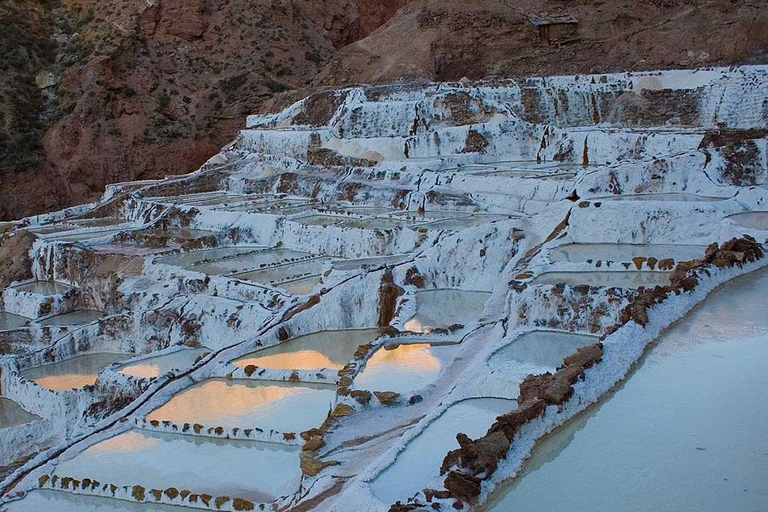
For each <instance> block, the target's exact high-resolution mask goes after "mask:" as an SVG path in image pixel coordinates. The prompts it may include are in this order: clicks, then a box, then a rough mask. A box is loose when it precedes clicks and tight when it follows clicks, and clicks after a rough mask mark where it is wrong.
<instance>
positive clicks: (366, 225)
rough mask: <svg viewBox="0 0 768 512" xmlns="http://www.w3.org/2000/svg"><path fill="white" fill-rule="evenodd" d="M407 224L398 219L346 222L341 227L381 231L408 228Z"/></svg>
mask: <svg viewBox="0 0 768 512" xmlns="http://www.w3.org/2000/svg"><path fill="white" fill-rule="evenodd" d="M406 225H407V223H406V222H405V221H403V220H398V219H377V218H372V219H354V220H349V221H347V222H344V223H343V224H340V225H339V226H340V227H342V228H357V229H381V230H390V229H396V228H399V227H404V226H406Z"/></svg>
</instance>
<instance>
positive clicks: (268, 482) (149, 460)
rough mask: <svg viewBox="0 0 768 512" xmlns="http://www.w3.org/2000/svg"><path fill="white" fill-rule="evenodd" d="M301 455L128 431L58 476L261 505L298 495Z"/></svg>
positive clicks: (287, 449) (251, 444)
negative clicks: (170, 490)
mask: <svg viewBox="0 0 768 512" xmlns="http://www.w3.org/2000/svg"><path fill="white" fill-rule="evenodd" d="M299 450H300V448H299V447H292V446H285V445H280V444H272V443H262V442H257V441H234V440H218V439H211V438H205V439H201V438H199V437H194V436H185V435H179V434H167V433H161V432H145V431H139V430H129V431H128V432H126V433H124V434H120V435H118V436H115V437H113V438H111V439H108V440H106V441H102V442H101V443H98V444H96V445H94V446H91V447H90V448H88V449H87V450H85V451H83V452H82V453H80V454H79V455H77V456H76V457H74V458H73V459H71V460H68V461H66V462H62V463H60V464H59V465H58V467H57V468H56V470H55V474H57V475H59V476H60V477H65V476H70V477H73V478H76V479H78V480H82V479H83V478H90V479H92V480H98V481H99V482H104V483H110V484H114V485H117V486H118V487H120V486H123V485H128V486H133V485H141V486H143V487H145V488H146V489H167V488H168V487H175V488H177V489H188V490H190V491H192V492H194V493H198V494H203V493H207V494H211V495H214V496H219V495H226V496H232V497H239V498H244V499H247V500H251V501H254V502H261V501H271V500H273V499H274V498H276V497H277V496H280V495H283V494H285V493H288V492H291V491H293V490H294V489H293V483H294V480H295V479H297V478H298V476H299V474H300V471H299V460H298V459H299V453H298V451H299Z"/></svg>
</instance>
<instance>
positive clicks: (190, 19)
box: [0, 0, 768, 219]
mask: <svg viewBox="0 0 768 512" xmlns="http://www.w3.org/2000/svg"><path fill="white" fill-rule="evenodd" d="M761 7H763V8H762V9H761ZM0 18H2V19H0V26H1V27H2V28H0V55H2V57H0V71H2V73H0V173H2V174H1V175H0V177H1V178H2V179H1V180H0V219H9V218H18V217H21V216H24V215H30V214H34V213H39V212H43V211H48V210H52V209H57V208H61V207H63V206H66V205H70V204H76V203H82V202H87V201H92V200H94V199H95V198H97V197H98V196H99V194H100V193H101V191H102V190H103V188H104V186H105V185H106V184H107V183H111V182H116V181H127V180H132V179H137V178H152V177H162V176H165V175H169V174H179V173H186V172H189V171H191V170H193V169H195V168H197V167H198V166H199V165H200V164H201V163H203V162H204V161H205V160H206V159H207V158H208V157H210V156H211V155H213V154H215V153H216V152H217V151H218V150H219V148H221V146H223V145H224V144H226V143H227V142H228V141H230V140H231V139H232V138H233V137H234V135H235V133H236V132H237V130H238V129H239V128H241V127H243V126H244V118H245V115H246V114H247V113H252V112H255V111H259V110H264V109H265V108H267V107H266V106H267V105H270V104H272V105H274V106H280V105H285V103H286V101H288V100H293V99H296V98H297V97H299V96H303V95H304V94H306V93H307V92H308V91H311V90H312V89H314V88H316V87H318V86H321V87H327V86H332V87H335V86H338V85H342V84H350V83H359V82H373V83H375V82H387V81H393V80H399V79H424V80H458V79H461V78H463V77H468V78H471V79H477V78H482V77H486V76H518V75H527V74H551V73H577V74H578V73H587V72H603V71H611V70H624V69H627V70H633V69H656V68H675V67H694V66H697V67H698V66H706V65H710V64H729V63H736V62H738V63H750V62H762V61H765V60H766V58H767V56H768V11H766V10H765V9H764V2H759V1H756V0H748V1H706V2H705V1H696V0H641V1H635V2H629V1H625V0H621V1H613V2H606V1H596V0H574V1H568V2H565V1H563V0H481V1H474V2H466V1H461V0H411V1H408V0H384V1H381V0H100V1H96V0H5V1H4V2H3V3H2V5H0ZM285 91H291V92H290V93H289V94H278V93H283V92H285ZM276 96H278V97H280V96H282V97H285V98H283V99H282V100H281V101H277V102H272V101H271V100H272V98H274V97H276Z"/></svg>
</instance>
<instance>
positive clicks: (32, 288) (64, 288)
mask: <svg viewBox="0 0 768 512" xmlns="http://www.w3.org/2000/svg"><path fill="white" fill-rule="evenodd" d="M14 289H15V290H17V291H20V292H29V293H37V294H39V295H46V296H48V295H60V294H64V293H67V292H68V291H69V290H71V289H72V287H71V286H69V285H66V284H64V283H58V282H56V281H33V282H31V283H27V284H22V285H19V286H16V287H15V288H14Z"/></svg>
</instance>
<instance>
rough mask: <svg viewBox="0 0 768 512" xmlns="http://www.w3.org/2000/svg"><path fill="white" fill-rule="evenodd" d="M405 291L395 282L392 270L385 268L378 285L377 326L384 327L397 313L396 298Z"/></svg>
mask: <svg viewBox="0 0 768 512" xmlns="http://www.w3.org/2000/svg"><path fill="white" fill-rule="evenodd" d="M403 293H405V290H403V289H402V287H400V286H398V285H397V284H395V278H394V276H393V275H392V271H391V270H390V269H387V270H385V271H384V273H383V274H382V276H381V286H379V320H378V323H377V325H378V326H379V327H386V326H388V325H389V323H390V322H391V321H392V319H393V318H394V317H395V313H397V299H398V298H399V297H400V296H401V295H402V294H403Z"/></svg>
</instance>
